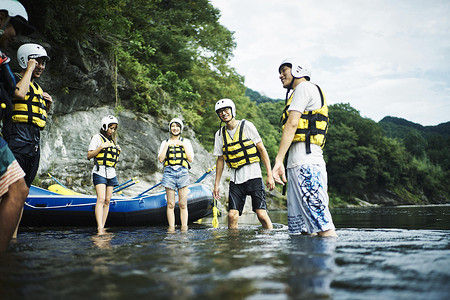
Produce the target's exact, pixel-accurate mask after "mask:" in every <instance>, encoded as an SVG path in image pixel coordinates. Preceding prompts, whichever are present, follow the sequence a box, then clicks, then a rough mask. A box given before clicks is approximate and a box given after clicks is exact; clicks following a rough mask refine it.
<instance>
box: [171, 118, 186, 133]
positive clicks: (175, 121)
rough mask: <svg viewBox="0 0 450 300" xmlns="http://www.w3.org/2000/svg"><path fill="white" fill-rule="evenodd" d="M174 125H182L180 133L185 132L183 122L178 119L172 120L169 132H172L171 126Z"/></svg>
mask: <svg viewBox="0 0 450 300" xmlns="http://www.w3.org/2000/svg"><path fill="white" fill-rule="evenodd" d="M172 123H177V124H178V125H180V127H181V129H180V133H181V132H183V128H184V124H183V121H181V120H180V119H178V118H173V119H172V120H170V122H169V132H170V126H172Z"/></svg>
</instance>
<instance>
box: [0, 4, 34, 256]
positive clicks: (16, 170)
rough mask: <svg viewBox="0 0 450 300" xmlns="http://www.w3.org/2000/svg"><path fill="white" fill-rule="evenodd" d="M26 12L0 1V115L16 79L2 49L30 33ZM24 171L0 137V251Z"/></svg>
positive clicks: (21, 193) (21, 192) (20, 198)
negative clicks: (15, 39) (18, 37)
mask: <svg viewBox="0 0 450 300" xmlns="http://www.w3.org/2000/svg"><path fill="white" fill-rule="evenodd" d="M33 31H34V29H33V28H32V27H31V26H29V25H28V14H27V12H26V10H25V8H24V7H23V5H22V4H20V3H19V2H18V1H13V0H3V1H1V3H0V118H1V119H2V120H5V119H6V118H10V117H11V112H12V98H13V96H14V90H15V89H16V81H15V79H14V76H13V74H12V73H11V69H10V67H9V61H10V59H9V58H8V57H7V56H6V55H5V54H4V53H3V52H2V50H3V49H5V48H6V46H7V44H8V43H9V42H10V41H12V40H14V38H15V37H16V35H19V34H22V35H28V34H31V33H32V32H33ZM24 176H25V173H24V172H23V170H22V168H21V167H20V165H19V163H18V162H17V160H16V158H15V157H14V154H13V153H12V152H11V150H10V149H9V147H8V145H7V144H6V142H5V140H4V139H3V138H2V137H0V253H1V252H4V251H5V250H6V249H7V247H8V245H9V242H10V240H11V237H12V236H13V233H14V230H15V229H16V227H17V224H18V222H19V219H20V215H21V213H22V209H23V204H24V202H25V200H26V198H27V195H28V188H27V185H26V183H25V179H24Z"/></svg>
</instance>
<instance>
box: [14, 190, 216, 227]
mask: <svg viewBox="0 0 450 300" xmlns="http://www.w3.org/2000/svg"><path fill="white" fill-rule="evenodd" d="M96 201H97V198H96V196H90V195H61V194H57V193H54V192H51V191H49V190H46V189H42V188H39V187H36V186H31V188H30V193H29V195H28V198H27V201H26V203H25V207H24V211H23V217H22V221H21V223H20V225H21V226H43V227H46V226H58V227H59V226H77V227H78V226H96V223H95V213H94V210H95V203H96ZM213 204H214V202H213V195H212V191H211V190H210V189H209V188H208V187H207V186H205V185H203V184H193V185H190V186H189V192H188V211H189V222H190V223H192V222H195V221H197V220H199V219H201V218H204V217H206V216H209V215H211V214H212V208H213ZM166 208H167V200H166V193H165V191H162V192H158V193H153V194H148V195H147V194H144V195H140V196H137V197H123V196H115V195H114V194H113V198H112V199H111V203H110V209H109V214H108V219H107V221H106V226H107V227H112V226H117V227H121V226H149V225H167V216H166ZM175 216H176V223H177V224H179V223H180V220H179V216H180V213H179V207H178V201H176V207H175Z"/></svg>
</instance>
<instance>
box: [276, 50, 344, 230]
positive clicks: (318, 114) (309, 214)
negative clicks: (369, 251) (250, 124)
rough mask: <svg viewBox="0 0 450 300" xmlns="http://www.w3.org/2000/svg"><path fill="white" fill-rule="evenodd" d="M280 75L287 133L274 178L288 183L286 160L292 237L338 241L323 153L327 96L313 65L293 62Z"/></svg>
mask: <svg viewBox="0 0 450 300" xmlns="http://www.w3.org/2000/svg"><path fill="white" fill-rule="evenodd" d="M278 71H279V73H280V79H281V82H282V84H283V87H284V88H286V89H287V92H286V105H285V108H284V111H283V115H282V124H283V133H282V136H281V142H280V147H279V150H278V154H277V157H276V158H275V165H274V167H273V171H272V174H273V177H274V180H275V182H276V183H279V184H282V185H284V184H285V183H286V173H285V172H286V171H285V167H284V165H283V160H284V158H285V156H286V160H287V173H288V174H287V175H288V180H289V184H288V190H287V202H288V228H289V233H290V234H302V233H304V234H318V235H319V236H331V237H337V234H336V232H335V227H334V224H333V220H332V218H331V214H330V210H329V208H328V201H329V199H328V191H327V189H328V183H327V171H326V165H325V160H324V159H323V154H322V147H323V146H324V144H325V139H326V133H327V129H328V106H327V103H326V101H325V97H324V96H323V93H322V90H321V89H320V87H319V86H317V85H315V84H314V83H311V82H310V81H309V80H310V78H311V66H310V65H309V63H308V62H306V61H304V60H300V59H295V58H288V59H285V60H284V61H283V62H282V63H281V65H280V67H279V69H278ZM291 90H293V92H292V94H291V95H290V97H288V95H289V92H290V91H291ZM280 177H281V178H280Z"/></svg>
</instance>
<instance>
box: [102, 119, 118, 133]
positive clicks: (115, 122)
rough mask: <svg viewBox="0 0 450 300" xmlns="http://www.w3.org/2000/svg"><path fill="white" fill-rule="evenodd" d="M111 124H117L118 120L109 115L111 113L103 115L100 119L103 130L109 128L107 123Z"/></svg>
mask: <svg viewBox="0 0 450 300" xmlns="http://www.w3.org/2000/svg"><path fill="white" fill-rule="evenodd" d="M111 124H119V121H117V118H116V117H114V116H111V115H109V116H106V117H103V119H102V129H103V130H104V131H107V130H108V128H109V125H111Z"/></svg>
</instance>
